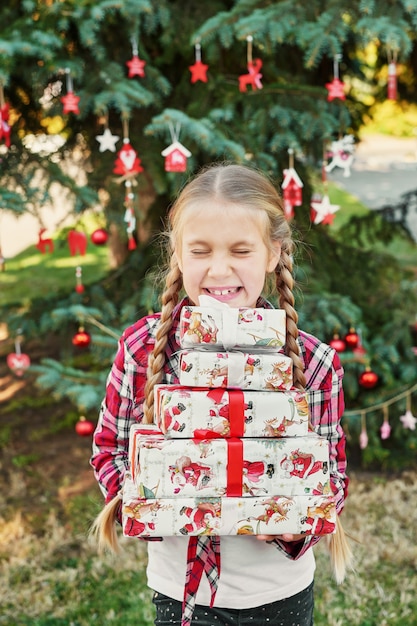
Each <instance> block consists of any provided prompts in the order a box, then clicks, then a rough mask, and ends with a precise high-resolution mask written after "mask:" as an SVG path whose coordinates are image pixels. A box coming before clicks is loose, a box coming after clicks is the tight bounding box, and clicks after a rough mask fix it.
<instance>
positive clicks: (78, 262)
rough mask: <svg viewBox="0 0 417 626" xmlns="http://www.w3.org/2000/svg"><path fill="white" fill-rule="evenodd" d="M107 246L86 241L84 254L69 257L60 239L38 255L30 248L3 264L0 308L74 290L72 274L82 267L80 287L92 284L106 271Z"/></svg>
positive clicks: (107, 262) (0, 279)
mask: <svg viewBox="0 0 417 626" xmlns="http://www.w3.org/2000/svg"><path fill="white" fill-rule="evenodd" d="M108 255H109V251H108V248H107V246H94V245H93V244H92V243H91V242H90V241H89V242H88V246H87V252H86V254H85V255H80V254H77V255H74V256H71V255H70V251H69V248H68V244H67V242H66V240H65V239H64V238H63V237H57V239H56V240H55V245H54V251H53V252H52V253H49V252H45V253H44V254H41V253H40V252H39V251H38V250H37V248H36V247H35V246H30V247H29V248H27V249H26V250H24V251H23V252H21V253H20V254H18V255H16V256H15V257H13V258H12V259H8V260H7V261H6V270H5V271H4V272H0V306H4V305H9V304H21V305H23V306H25V305H26V304H27V303H29V302H30V301H31V300H33V299H35V298H44V297H45V298H47V297H48V296H50V295H56V294H57V293H58V292H62V293H63V294H68V293H70V292H71V290H74V289H75V285H76V278H75V271H76V268H77V266H81V268H82V282H83V284H84V285H88V284H89V283H92V282H96V281H97V280H100V278H102V277H104V276H105V275H106V273H107V272H108V270H109V260H108Z"/></svg>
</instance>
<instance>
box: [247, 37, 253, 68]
mask: <svg viewBox="0 0 417 626" xmlns="http://www.w3.org/2000/svg"><path fill="white" fill-rule="evenodd" d="M246 41H247V42H248V48H247V60H248V65H250V64H251V63H252V42H253V37H252V35H248V36H247V37H246Z"/></svg>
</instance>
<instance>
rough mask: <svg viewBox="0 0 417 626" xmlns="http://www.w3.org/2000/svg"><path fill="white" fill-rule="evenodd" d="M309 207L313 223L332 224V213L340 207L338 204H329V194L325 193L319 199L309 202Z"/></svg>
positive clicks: (333, 216)
mask: <svg viewBox="0 0 417 626" xmlns="http://www.w3.org/2000/svg"><path fill="white" fill-rule="evenodd" d="M310 208H311V220H312V222H313V224H333V220H334V218H335V215H334V214H335V213H336V211H338V210H339V209H340V206H339V205H337V204H330V199H329V196H328V195H327V194H326V195H324V196H323V198H322V199H321V200H315V201H313V202H311V205H310Z"/></svg>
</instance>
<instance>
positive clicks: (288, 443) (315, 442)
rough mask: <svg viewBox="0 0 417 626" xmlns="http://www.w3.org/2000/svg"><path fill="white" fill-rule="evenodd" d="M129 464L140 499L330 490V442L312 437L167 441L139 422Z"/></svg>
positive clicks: (131, 441) (130, 449)
mask: <svg viewBox="0 0 417 626" xmlns="http://www.w3.org/2000/svg"><path fill="white" fill-rule="evenodd" d="M144 430H145V432H144ZM129 461H130V470H131V474H132V477H133V480H134V482H135V484H136V487H137V493H138V495H139V496H141V497H148V495H149V494H153V497H155V498H156V497H163V498H175V497H176V496H180V497H187V496H191V497H196V496H204V497H216V496H228V497H251V496H270V495H272V496H273V495H276V494H280V495H283V496H284V495H285V496H294V495H301V494H304V495H309V494H311V495H320V494H323V493H324V492H325V491H326V490H329V488H330V487H329V444H328V441H327V440H326V439H324V438H323V437H319V436H317V435H316V434H314V433H311V434H309V435H307V436H305V437H287V438H283V439H274V438H265V439H251V438H242V439H239V438H238V437H231V438H229V439H168V438H167V437H164V435H163V434H162V433H160V434H158V433H157V432H155V433H153V434H152V431H151V434H148V433H147V432H146V429H144V428H143V427H142V426H141V425H140V424H139V425H134V426H132V428H131V433H130V442H129Z"/></svg>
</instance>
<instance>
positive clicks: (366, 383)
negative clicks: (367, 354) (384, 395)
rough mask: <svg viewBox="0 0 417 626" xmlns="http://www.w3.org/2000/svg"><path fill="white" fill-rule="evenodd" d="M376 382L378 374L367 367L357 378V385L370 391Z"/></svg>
mask: <svg viewBox="0 0 417 626" xmlns="http://www.w3.org/2000/svg"><path fill="white" fill-rule="evenodd" d="M378 380H379V378H378V374H376V373H375V372H373V371H372V370H371V368H370V367H367V368H366V370H365V371H364V372H362V374H361V375H360V376H359V384H360V386H361V387H363V388H364V389H372V388H373V387H375V385H376V384H377V382H378Z"/></svg>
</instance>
